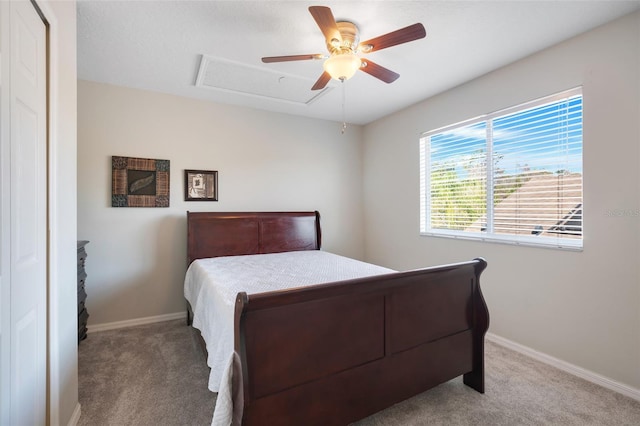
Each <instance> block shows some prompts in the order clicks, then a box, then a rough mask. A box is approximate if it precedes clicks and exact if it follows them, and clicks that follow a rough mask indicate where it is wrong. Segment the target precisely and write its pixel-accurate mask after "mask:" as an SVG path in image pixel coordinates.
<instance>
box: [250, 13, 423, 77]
mask: <svg viewBox="0 0 640 426" xmlns="http://www.w3.org/2000/svg"><path fill="white" fill-rule="evenodd" d="M309 12H310V13H311V16H313V19H315V21H316V23H317V24H318V27H320V31H322V34H324V37H325V39H326V42H327V49H328V50H329V55H323V54H321V53H317V54H310V55H289V56H268V57H264V58H262V62H264V63H271V62H287V61H304V60H309V59H326V61H325V62H324V64H323V67H324V72H323V73H322V75H321V76H320V78H319V79H318V80H317V81H316V83H315V84H314V85H313V87H312V88H311V90H319V89H323V88H324V87H325V86H326V85H327V83H329V80H331V78H335V79H336V80H340V81H344V80H348V79H349V78H351V77H352V76H353V75H354V74H355V73H356V71H358V70H362V71H364V72H366V73H367V74H369V75H372V76H373V77H376V78H378V79H380V80H382V81H384V82H385V83H392V82H394V81H396V80H397V78H398V77H400V74H397V73H395V72H393V71H391V70H389V69H387V68H385V67H383V66H380V65H378V64H376V63H375V62H372V61H370V60H369V59H364V58H362V57H360V56H359V55H360V54H366V53H371V52H376V51H378V50H382V49H386V48H387V47H391V46H396V45H398V44H402V43H407V42H410V41H413V40H418V39H420V38H423V37H425V35H426V32H425V29H424V26H423V25H422V24H420V23H417V24H413V25H409V26H408V27H405V28H401V29H399V30H396V31H392V32H390V33H387V34H384V35H381V36H378V37H375V38H372V39H369V40H367V41H363V42H362V43H360V34H359V31H358V27H357V26H356V25H355V24H354V23H353V22H349V21H338V22H336V20H335V18H334V17H333V13H332V12H331V9H330V8H328V7H326V6H311V7H309Z"/></svg>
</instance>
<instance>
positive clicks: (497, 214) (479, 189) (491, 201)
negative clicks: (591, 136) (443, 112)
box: [420, 89, 583, 248]
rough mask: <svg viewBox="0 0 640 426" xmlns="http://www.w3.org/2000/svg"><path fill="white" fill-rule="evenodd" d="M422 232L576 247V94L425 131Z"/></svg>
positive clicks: (579, 117)
mask: <svg viewBox="0 0 640 426" xmlns="http://www.w3.org/2000/svg"><path fill="white" fill-rule="evenodd" d="M420 169H421V206H422V211H421V232H422V233H424V234H434V235H444V236H453V237H463V238H481V239H493V240H500V241H505V242H512V243H524V244H527V243H529V244H541V245H553V246H560V247H578V248H579V247H581V246H582V233H583V226H582V215H583V203H582V93H581V90H580V89H574V90H571V91H568V92H563V93H561V94H558V95H554V96H551V97H548V98H544V99H539V100H537V101H533V102H530V103H527V104H525V105H521V106H518V107H514V108H510V109H508V110H504V111H499V112H496V113H493V114H488V115H486V116H483V117H481V118H479V119H475V120H472V121H468V122H465V123H462V124H458V125H453V126H448V127H446V128H444V129H439V130H435V131H432V132H428V133H425V134H424V135H423V137H422V139H421V151H420Z"/></svg>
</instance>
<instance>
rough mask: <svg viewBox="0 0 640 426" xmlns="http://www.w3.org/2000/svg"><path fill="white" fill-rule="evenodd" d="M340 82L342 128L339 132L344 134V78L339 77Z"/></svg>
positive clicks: (345, 127)
mask: <svg viewBox="0 0 640 426" xmlns="http://www.w3.org/2000/svg"><path fill="white" fill-rule="evenodd" d="M340 82H341V83H342V129H341V130H340V133H341V134H343V135H344V132H345V131H346V130H347V119H346V114H345V112H344V103H345V98H346V94H345V93H346V92H345V90H346V89H345V87H344V78H341V79H340Z"/></svg>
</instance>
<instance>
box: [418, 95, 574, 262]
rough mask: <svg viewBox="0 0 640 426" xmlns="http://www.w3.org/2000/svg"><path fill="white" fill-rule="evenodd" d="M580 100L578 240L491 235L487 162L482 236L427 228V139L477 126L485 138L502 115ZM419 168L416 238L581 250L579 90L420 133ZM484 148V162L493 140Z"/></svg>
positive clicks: (491, 188)
mask: <svg viewBox="0 0 640 426" xmlns="http://www.w3.org/2000/svg"><path fill="white" fill-rule="evenodd" d="M578 96H580V97H581V98H582V105H581V116H582V122H581V132H582V144H581V151H582V157H581V161H582V170H581V175H582V187H581V194H582V208H583V210H582V218H581V220H582V222H581V237H580V238H576V239H570V238H560V237H552V236H540V235H516V234H496V233H494V232H493V222H494V217H493V213H494V205H493V202H492V200H493V197H494V184H493V183H491V184H489V183H490V182H493V177H494V176H493V172H494V171H493V162H492V161H487V162H486V166H487V172H486V173H487V176H486V201H485V207H486V219H487V230H486V232H482V233H474V232H469V231H462V230H454V229H446V228H445V229H443V228H432V227H431V216H430V214H431V197H430V190H429V189H430V188H431V182H430V180H431V155H430V153H429V152H428V149H429V138H430V137H431V136H433V135H437V134H440V133H443V132H447V131H449V130H453V129H458V128H461V127H466V126H471V125H474V124H477V123H481V122H484V123H486V124H485V127H486V133H487V135H489V134H490V133H492V131H493V129H492V127H493V120H494V119H496V118H501V117H503V116H506V115H510V114H514V113H517V112H523V111H525V110H528V109H533V108H536V107H540V106H544V105H548V104H552V103H554V102H558V101H561V100H563V99H570V98H574V97H578ZM419 146H420V149H419V155H420V158H419V163H420V164H419V168H420V235H421V236H429V237H444V238H454V239H461V240H472V241H484V242H496V243H503V244H510V245H522V246H534V247H546V248H557V249H564V250H574V251H582V250H583V247H584V235H585V234H584V223H585V220H584V96H583V91H582V87H581V86H579V87H575V88H572V89H569V90H564V91H562V92H559V93H555V94H553V95H549V96H545V97H541V98H538V99H534V100H532V101H528V102H524V103H521V104H518V105H515V106H511V107H508V108H504V109H501V110H498V111H494V112H491V113H487V114H483V115H480V116H476V117H473V118H470V119H468V120H464V121H460V122H457V123H454V124H450V125H447V126H443V127H439V128H437V129H433V130H430V131H427V132H423V133H422V134H421V135H420V139H419ZM485 148H486V158H493V140H491V143H489V138H485Z"/></svg>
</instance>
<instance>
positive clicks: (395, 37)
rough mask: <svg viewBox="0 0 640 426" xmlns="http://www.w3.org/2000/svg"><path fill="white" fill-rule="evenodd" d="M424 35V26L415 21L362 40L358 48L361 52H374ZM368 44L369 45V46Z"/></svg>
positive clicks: (425, 33)
mask: <svg viewBox="0 0 640 426" xmlns="http://www.w3.org/2000/svg"><path fill="white" fill-rule="evenodd" d="M426 35H427V32H426V31H425V29H424V26H423V25H422V24H420V23H417V24H413V25H409V26H408V27H404V28H400V29H399V30H395V31H392V32H390V33H387V34H384V35H381V36H378V37H375V38H372V39H370V40H367V41H363V42H362V43H360V45H359V46H358V50H360V51H361V52H362V53H369V52H375V51H377V50H382V49H386V48H387V47H391V46H396V45H398V44H402V43H407V42H410V41H413V40H418V39H420V38H424V37H425V36H426ZM369 46H371V47H370V48H369Z"/></svg>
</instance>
